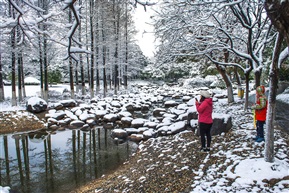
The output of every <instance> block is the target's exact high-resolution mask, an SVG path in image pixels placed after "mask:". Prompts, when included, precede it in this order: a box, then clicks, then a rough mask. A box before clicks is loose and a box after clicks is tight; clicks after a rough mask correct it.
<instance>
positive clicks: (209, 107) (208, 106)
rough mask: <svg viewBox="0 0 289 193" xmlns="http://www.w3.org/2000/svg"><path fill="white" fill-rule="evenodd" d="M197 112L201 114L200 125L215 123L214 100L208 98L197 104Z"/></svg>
mask: <svg viewBox="0 0 289 193" xmlns="http://www.w3.org/2000/svg"><path fill="white" fill-rule="evenodd" d="M196 107H197V111H198V113H199V122H200V123H207V124H211V123H213V118H212V113H213V99H212V98H206V99H205V100H204V101H203V102H201V103H199V102H196Z"/></svg>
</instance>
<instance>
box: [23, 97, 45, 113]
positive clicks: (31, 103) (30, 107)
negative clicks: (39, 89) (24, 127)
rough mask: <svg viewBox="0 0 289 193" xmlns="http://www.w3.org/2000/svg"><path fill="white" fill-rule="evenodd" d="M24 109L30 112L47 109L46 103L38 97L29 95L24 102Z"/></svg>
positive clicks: (39, 111)
mask: <svg viewBox="0 0 289 193" xmlns="http://www.w3.org/2000/svg"><path fill="white" fill-rule="evenodd" d="M26 110H27V111H29V112H31V113H41V112H43V111H46V110H47V103H46V101H45V100H43V99H41V98H39V97H31V98H29V99H28V101H27V102H26Z"/></svg>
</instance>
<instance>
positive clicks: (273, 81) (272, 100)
mask: <svg viewBox="0 0 289 193" xmlns="http://www.w3.org/2000/svg"><path fill="white" fill-rule="evenodd" d="M283 39H284V37H283V35H282V34H280V33H279V34H278V37H277V40H276V44H275V50H274V55H273V60H272V63H271V66H270V74H269V75H270V87H269V89H270V90H269V97H268V109H267V122H266V143H265V161H267V162H274V120H275V107H276V96H277V87H278V60H279V55H280V53H281V47H282V41H283Z"/></svg>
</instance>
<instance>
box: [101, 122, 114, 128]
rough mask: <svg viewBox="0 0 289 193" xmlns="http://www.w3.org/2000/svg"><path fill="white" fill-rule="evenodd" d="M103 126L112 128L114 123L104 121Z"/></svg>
mask: <svg viewBox="0 0 289 193" xmlns="http://www.w3.org/2000/svg"><path fill="white" fill-rule="evenodd" d="M103 128H104V129H113V128H114V124H113V123H104V124H103Z"/></svg>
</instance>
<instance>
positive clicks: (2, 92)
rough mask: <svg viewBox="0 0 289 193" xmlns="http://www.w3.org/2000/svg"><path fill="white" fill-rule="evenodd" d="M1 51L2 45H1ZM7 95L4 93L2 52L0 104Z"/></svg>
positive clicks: (0, 57) (0, 53) (0, 55)
mask: <svg viewBox="0 0 289 193" xmlns="http://www.w3.org/2000/svg"><path fill="white" fill-rule="evenodd" d="M0 50H1V44H0ZM4 99H5V93H4V84H3V71H2V52H1V51H0V102H1V101H4Z"/></svg>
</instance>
